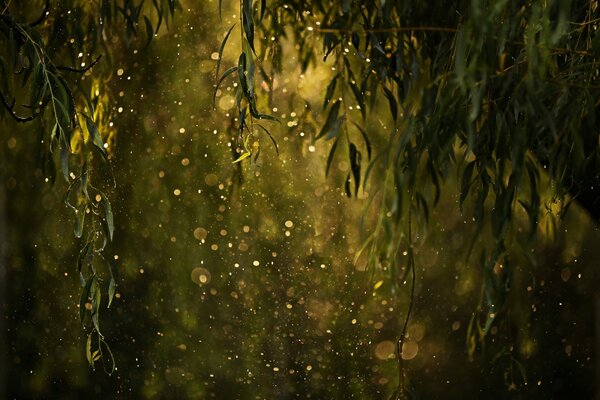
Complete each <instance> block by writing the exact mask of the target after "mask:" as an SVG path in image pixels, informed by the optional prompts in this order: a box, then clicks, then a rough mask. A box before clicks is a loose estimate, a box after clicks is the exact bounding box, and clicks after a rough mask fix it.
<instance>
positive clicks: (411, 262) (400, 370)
mask: <svg viewBox="0 0 600 400" xmlns="http://www.w3.org/2000/svg"><path fill="white" fill-rule="evenodd" d="M411 202H412V196H411ZM408 245H409V248H408V251H409V255H410V256H409V260H408V262H409V268H410V270H411V275H412V283H411V287H410V301H409V303H408V311H407V313H406V318H405V319H404V326H403V327H402V334H401V335H400V337H399V338H398V343H397V347H396V355H397V357H398V396H399V397H398V398H402V397H403V394H404V368H403V359H402V347H403V345H404V337H405V336H406V330H407V328H408V321H409V320H410V314H411V313H412V309H413V303H414V300H415V281H416V278H415V259H414V254H413V242H412V210H411V209H410V208H409V210H408Z"/></svg>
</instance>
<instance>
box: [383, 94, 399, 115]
mask: <svg viewBox="0 0 600 400" xmlns="http://www.w3.org/2000/svg"><path fill="white" fill-rule="evenodd" d="M383 92H384V93H385V97H386V98H387V100H388V103H389V105H390V111H391V113H392V118H394V122H395V121H397V120H398V102H397V101H396V98H395V97H394V93H392V91H391V90H390V89H388V88H387V87H385V86H383Z"/></svg>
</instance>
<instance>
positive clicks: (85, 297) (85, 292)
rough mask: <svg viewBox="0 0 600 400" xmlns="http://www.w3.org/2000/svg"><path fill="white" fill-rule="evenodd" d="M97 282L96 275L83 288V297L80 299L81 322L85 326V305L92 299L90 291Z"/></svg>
mask: <svg viewBox="0 0 600 400" xmlns="http://www.w3.org/2000/svg"><path fill="white" fill-rule="evenodd" d="M95 280H96V275H93V276H92V277H91V278H90V279H88V281H87V282H86V283H85V286H84V287H83V291H82V292H81V297H80V298H79V321H80V322H81V324H83V319H84V317H85V310H86V308H85V305H86V304H87V301H88V298H89V297H90V289H91V287H92V284H93V283H94V281H95Z"/></svg>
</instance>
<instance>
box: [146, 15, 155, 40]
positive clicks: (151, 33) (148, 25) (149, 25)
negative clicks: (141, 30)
mask: <svg viewBox="0 0 600 400" xmlns="http://www.w3.org/2000/svg"><path fill="white" fill-rule="evenodd" d="M144 23H145V24H146V47H148V46H149V45H150V42H152V38H153V37H154V29H152V22H150V20H149V19H148V17H147V16H145V15H144Z"/></svg>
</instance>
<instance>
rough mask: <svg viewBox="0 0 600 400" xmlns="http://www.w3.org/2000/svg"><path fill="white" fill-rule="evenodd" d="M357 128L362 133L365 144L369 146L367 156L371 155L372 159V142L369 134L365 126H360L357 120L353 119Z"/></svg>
mask: <svg viewBox="0 0 600 400" xmlns="http://www.w3.org/2000/svg"><path fill="white" fill-rule="evenodd" d="M352 123H353V124H354V126H355V127H356V129H358V131H359V132H360V134H361V135H362V138H363V140H364V141H365V146H367V156H368V157H369V161H371V142H370V141H369V137H368V136H367V132H365V130H364V129H363V128H361V127H360V125H358V124H357V123H356V122H354V121H352Z"/></svg>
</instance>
